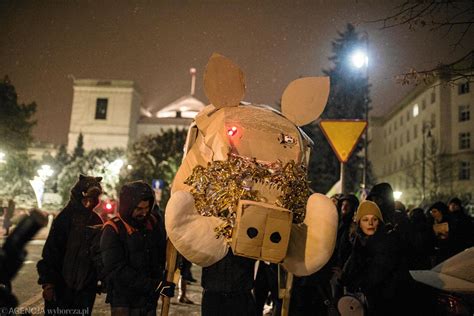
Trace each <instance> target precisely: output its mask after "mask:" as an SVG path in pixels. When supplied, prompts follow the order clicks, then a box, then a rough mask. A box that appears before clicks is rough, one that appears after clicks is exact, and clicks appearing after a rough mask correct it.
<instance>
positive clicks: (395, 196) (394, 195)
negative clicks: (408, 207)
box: [393, 191, 403, 200]
mask: <svg viewBox="0 0 474 316" xmlns="http://www.w3.org/2000/svg"><path fill="white" fill-rule="evenodd" d="M402 194H403V192H401V191H393V198H394V199H395V200H399V199H400V198H401V197H402Z"/></svg>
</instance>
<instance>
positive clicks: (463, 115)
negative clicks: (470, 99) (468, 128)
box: [459, 104, 471, 122]
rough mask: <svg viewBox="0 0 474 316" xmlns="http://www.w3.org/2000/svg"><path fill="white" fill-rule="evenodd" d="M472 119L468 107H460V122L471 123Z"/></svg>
mask: <svg viewBox="0 0 474 316" xmlns="http://www.w3.org/2000/svg"><path fill="white" fill-rule="evenodd" d="M470 119H471V111H470V109H469V104H468V105H460V106H459V122H465V121H469V120H470Z"/></svg>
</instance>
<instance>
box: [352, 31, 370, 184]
mask: <svg viewBox="0 0 474 316" xmlns="http://www.w3.org/2000/svg"><path fill="white" fill-rule="evenodd" d="M362 39H363V41H364V42H365V48H364V49H363V50H362V49H358V50H356V51H354V53H353V54H352V55H351V61H352V65H353V66H354V67H355V68H357V69H361V68H365V78H366V79H367V84H369V57H368V53H369V34H368V33H367V32H366V31H363V36H362ZM366 97H367V96H366ZM364 112H365V113H364V117H365V121H366V122H367V127H366V129H365V131H364V166H363V172H362V189H363V190H364V191H365V188H366V182H367V156H368V151H367V147H368V138H369V134H368V131H369V103H368V100H367V99H365V100H364Z"/></svg>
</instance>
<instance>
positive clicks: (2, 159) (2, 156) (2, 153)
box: [0, 151, 7, 163]
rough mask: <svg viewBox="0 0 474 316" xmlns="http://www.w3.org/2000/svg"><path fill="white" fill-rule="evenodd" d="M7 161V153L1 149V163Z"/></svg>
mask: <svg viewBox="0 0 474 316" xmlns="http://www.w3.org/2000/svg"><path fill="white" fill-rule="evenodd" d="M6 162H7V161H6V160H5V153H4V152H2V151H0V163H6Z"/></svg>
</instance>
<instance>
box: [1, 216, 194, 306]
mask: <svg viewBox="0 0 474 316" xmlns="http://www.w3.org/2000/svg"><path fill="white" fill-rule="evenodd" d="M2 223H3V217H0V236H2V237H1V239H0V243H1V244H3V242H4V240H5V237H4V236H3V234H4V231H3V228H2V225H1V224H2ZM47 236H48V229H47V228H45V229H42V230H41V231H40V232H39V233H38V234H37V235H36V236H35V237H34V239H33V240H32V241H31V242H30V243H28V245H27V246H26V248H25V250H26V251H27V253H28V255H27V257H26V258H25V261H24V264H23V266H22V268H21V269H20V271H18V274H17V275H16V277H15V279H14V280H13V281H12V287H13V292H14V294H15V296H16V297H17V299H18V301H19V305H18V308H17V310H16V312H17V314H25V313H30V314H32V315H44V312H43V311H44V303H43V299H42V296H41V292H42V290H41V286H39V285H38V283H37V281H38V274H37V271H36V263H37V262H38V260H39V259H40V258H41V252H42V250H43V245H44V241H45V239H46V237H47ZM191 271H192V274H193V276H194V278H195V279H197V280H198V281H197V282H196V283H192V284H188V286H187V294H186V296H187V297H188V298H189V299H190V300H191V301H193V302H194V304H183V303H179V302H178V299H177V296H178V292H179V290H178V288H176V292H175V297H174V298H172V299H171V305H170V311H169V314H168V315H200V314H201V296H202V288H201V285H200V283H199V282H200V280H201V268H200V267H199V266H196V265H193V266H192V268H191ZM160 313H161V300H160V301H159V305H158V309H157V315H160ZM92 315H110V306H109V304H106V303H105V294H101V295H97V297H96V302H95V305H94V310H93V311H92Z"/></svg>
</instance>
